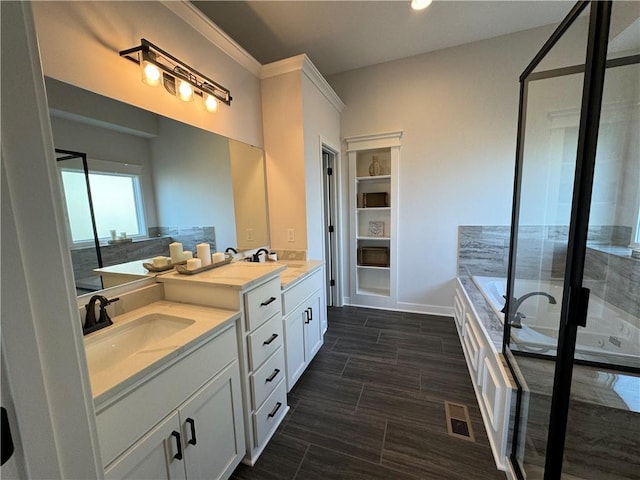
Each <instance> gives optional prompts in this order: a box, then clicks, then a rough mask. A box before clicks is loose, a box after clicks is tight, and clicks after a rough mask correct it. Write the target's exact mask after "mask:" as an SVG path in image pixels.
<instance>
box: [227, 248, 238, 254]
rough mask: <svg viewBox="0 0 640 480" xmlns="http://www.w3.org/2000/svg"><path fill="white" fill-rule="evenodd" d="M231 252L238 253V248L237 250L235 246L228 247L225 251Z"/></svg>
mask: <svg viewBox="0 0 640 480" xmlns="http://www.w3.org/2000/svg"><path fill="white" fill-rule="evenodd" d="M230 252H233V253H238V250H236V249H235V248H233V247H227V249H226V250H225V251H224V253H230Z"/></svg>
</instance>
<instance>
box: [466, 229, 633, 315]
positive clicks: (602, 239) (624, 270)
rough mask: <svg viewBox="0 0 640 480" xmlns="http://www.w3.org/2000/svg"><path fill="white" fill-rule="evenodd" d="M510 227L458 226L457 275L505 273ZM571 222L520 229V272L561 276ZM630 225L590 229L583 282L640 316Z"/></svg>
mask: <svg viewBox="0 0 640 480" xmlns="http://www.w3.org/2000/svg"><path fill="white" fill-rule="evenodd" d="M510 235H511V231H510V227H509V226H504V225H462V226H460V227H458V275H459V276H472V275H482V276H496V277H506V276H507V269H508V266H509V238H510ZM567 236H568V227H565V226H524V227H521V228H520V230H519V233H518V244H519V247H518V262H517V271H516V276H517V278H531V279H536V278H540V276H542V277H545V278H550V279H562V278H563V277H564V269H565V263H566V256H567V240H566V239H567ZM630 238H631V228H630V227H620V226H608V225H606V226H598V227H592V228H590V230H589V248H588V249H587V255H586V261H585V281H584V285H585V286H586V287H588V288H590V289H591V292H592V294H593V295H596V296H598V297H600V298H602V299H604V300H605V301H606V302H607V303H609V304H611V305H615V306H616V307H618V308H620V309H622V310H624V311H626V312H628V313H631V314H632V315H634V316H636V317H640V301H638V299H639V298H640V260H639V259H635V258H631V250H630V249H629V248H627V246H628V245H629V242H630Z"/></svg>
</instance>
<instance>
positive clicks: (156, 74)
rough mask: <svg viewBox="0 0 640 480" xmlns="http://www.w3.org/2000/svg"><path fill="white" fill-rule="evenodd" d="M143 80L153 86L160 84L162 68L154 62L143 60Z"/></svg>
mask: <svg viewBox="0 0 640 480" xmlns="http://www.w3.org/2000/svg"><path fill="white" fill-rule="evenodd" d="M142 81H143V82H144V83H146V84H147V85H150V86H152V87H157V86H158V85H160V69H159V68H158V67H156V66H155V65H154V64H153V63H149V62H142Z"/></svg>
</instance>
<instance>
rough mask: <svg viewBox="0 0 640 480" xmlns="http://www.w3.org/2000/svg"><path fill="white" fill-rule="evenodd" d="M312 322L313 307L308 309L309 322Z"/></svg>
mask: <svg viewBox="0 0 640 480" xmlns="http://www.w3.org/2000/svg"><path fill="white" fill-rule="evenodd" d="M312 320H313V307H309V321H310V322H311V321H312Z"/></svg>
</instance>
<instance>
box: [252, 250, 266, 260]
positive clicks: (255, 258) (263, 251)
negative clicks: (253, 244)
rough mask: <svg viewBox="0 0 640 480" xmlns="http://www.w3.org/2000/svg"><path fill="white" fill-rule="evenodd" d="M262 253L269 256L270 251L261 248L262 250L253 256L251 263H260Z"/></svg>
mask: <svg viewBox="0 0 640 480" xmlns="http://www.w3.org/2000/svg"><path fill="white" fill-rule="evenodd" d="M261 253H264V254H265V255H269V250H267V249H266V248H261V249H260V250H258V251H257V252H256V253H254V254H253V258H252V260H251V261H252V262H259V261H260V254H261Z"/></svg>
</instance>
